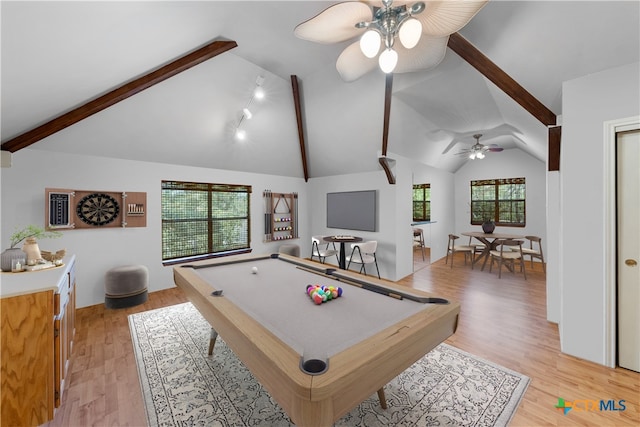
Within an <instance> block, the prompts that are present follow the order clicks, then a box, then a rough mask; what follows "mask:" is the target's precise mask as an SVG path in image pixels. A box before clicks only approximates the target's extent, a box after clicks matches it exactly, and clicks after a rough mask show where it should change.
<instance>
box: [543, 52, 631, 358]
mask: <svg viewBox="0 0 640 427" xmlns="http://www.w3.org/2000/svg"><path fill="white" fill-rule="evenodd" d="M639 75H640V64H639V63H634V64H630V65H627V66H624V67H619V68H614V69H611V70H607V71H604V72H601V73H597V74H592V75H588V76H584V77H581V78H578V79H575V80H571V81H568V82H565V83H564V85H563V92H562V103H563V106H562V110H563V117H562V120H563V125H562V143H561V151H560V186H561V190H560V199H561V207H560V217H559V218H554V217H550V218H549V220H550V221H553V222H554V224H559V226H558V227H557V228H559V230H560V234H559V235H558V236H550V237H551V238H553V239H557V240H558V241H559V242H561V246H560V260H559V261H560V265H561V268H560V270H559V272H558V274H559V275H558V276H557V277H548V280H549V281H550V283H551V282H552V283H553V287H555V288H556V289H555V290H557V292H556V294H559V295H560V302H561V314H560V319H561V320H560V340H561V346H562V351H563V352H564V353H568V354H571V355H574V356H577V357H580V358H583V359H587V360H590V361H593V362H596V363H600V364H605V362H606V358H607V350H606V349H607V342H608V332H610V331H607V330H605V325H606V324H607V322H606V311H607V307H606V305H605V304H606V301H607V298H606V295H605V294H606V289H605V288H606V286H605V271H606V270H607V268H612V266H607V265H606V264H605V262H606V259H605V250H614V251H615V248H610V247H606V245H607V242H608V239H607V238H608V237H610V236H607V230H609V229H611V224H606V223H605V209H604V206H605V203H606V200H607V194H606V189H607V185H606V184H607V182H606V179H607V178H606V176H605V166H606V165H605V159H606V156H605V147H604V144H603V134H604V122H606V121H610V120H616V119H623V118H627V117H631V116H637V115H639V114H640V103H639V102H638V94H639V93H640V79H638V76H639ZM554 228H556V227H554ZM610 241H612V242H614V241H615V239H614V238H612V239H610ZM548 297H553V295H548Z"/></svg>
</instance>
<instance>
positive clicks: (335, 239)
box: [323, 235, 362, 270]
mask: <svg viewBox="0 0 640 427" xmlns="http://www.w3.org/2000/svg"><path fill="white" fill-rule="evenodd" d="M323 240H324V241H325V242H332V243H340V255H339V256H338V267H340V268H341V269H342V270H346V269H347V267H346V264H347V251H346V248H345V243H357V242H362V237H358V236H349V235H338V236H325V237H324V239H323Z"/></svg>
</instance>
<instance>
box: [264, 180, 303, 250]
mask: <svg viewBox="0 0 640 427" xmlns="http://www.w3.org/2000/svg"><path fill="white" fill-rule="evenodd" d="M263 196H264V201H265V215H264V221H265V234H264V241H265V242H272V241H275V240H288V239H297V238H298V193H273V192H271V191H269V190H266V191H265V192H264V194H263Z"/></svg>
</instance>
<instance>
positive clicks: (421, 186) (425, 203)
mask: <svg viewBox="0 0 640 427" xmlns="http://www.w3.org/2000/svg"><path fill="white" fill-rule="evenodd" d="M426 189H429V197H426V195H425V190H426ZM416 190H422V199H423V200H416V199H415V191H416ZM411 199H412V205H411V216H412V218H413V222H425V221H431V184H430V183H425V184H413V192H412V195H411ZM416 203H417V204H421V205H422V209H421V210H422V213H423V216H424V219H421V218H416V216H415V212H416ZM427 206H428V207H429V209H428V211H429V215H426V212H427V209H426V207H427Z"/></svg>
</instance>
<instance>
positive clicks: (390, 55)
mask: <svg viewBox="0 0 640 427" xmlns="http://www.w3.org/2000/svg"><path fill="white" fill-rule="evenodd" d="M378 64H379V65H380V69H381V70H382V71H383V72H385V73H387V74H389V73H391V72H393V70H394V69H395V68H396V65H397V64H398V52H396V51H395V50H393V49H391V48H387V49H385V50H384V51H382V53H381V54H380V57H379V58H378Z"/></svg>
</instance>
